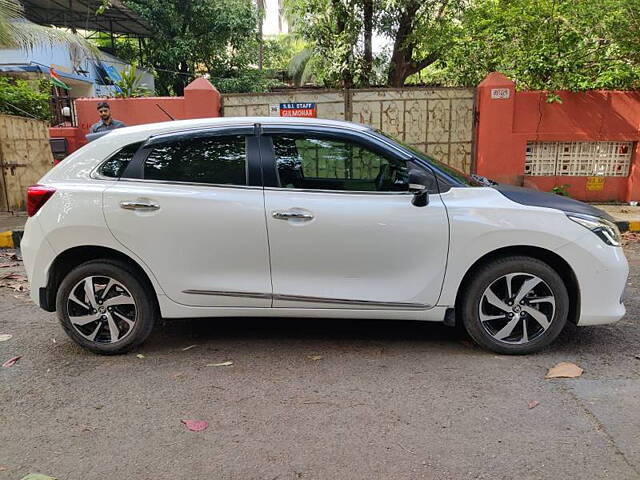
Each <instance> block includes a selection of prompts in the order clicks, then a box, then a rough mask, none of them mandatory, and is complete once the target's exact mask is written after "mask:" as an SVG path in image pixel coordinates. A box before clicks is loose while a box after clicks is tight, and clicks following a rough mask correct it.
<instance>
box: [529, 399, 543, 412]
mask: <svg viewBox="0 0 640 480" xmlns="http://www.w3.org/2000/svg"><path fill="white" fill-rule="evenodd" d="M538 405H540V402H539V401H537V400H531V401H529V403H527V407H529V410H531V409H532V408H536V407H537V406H538Z"/></svg>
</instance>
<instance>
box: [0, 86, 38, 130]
mask: <svg viewBox="0 0 640 480" xmlns="http://www.w3.org/2000/svg"><path fill="white" fill-rule="evenodd" d="M50 93H51V84H50V83H49V80H47V79H43V80H41V81H40V82H28V81H26V80H20V79H13V78H10V77H0V113H5V114H7V115H18V116H21V117H28V116H31V117H35V118H39V119H40V120H49V95H50Z"/></svg>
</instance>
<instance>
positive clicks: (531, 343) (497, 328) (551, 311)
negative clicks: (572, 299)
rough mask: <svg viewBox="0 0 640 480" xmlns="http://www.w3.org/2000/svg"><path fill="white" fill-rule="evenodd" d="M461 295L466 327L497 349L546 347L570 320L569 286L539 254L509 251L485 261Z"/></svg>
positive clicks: (518, 350)
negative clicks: (524, 254)
mask: <svg viewBox="0 0 640 480" xmlns="http://www.w3.org/2000/svg"><path fill="white" fill-rule="evenodd" d="M509 284H510V287H511V291H510V292H509ZM490 287H491V288H490ZM529 287H531V288H530V289H529ZM525 294H526V295H525ZM462 295H463V297H462V298H461V300H460V302H459V306H460V310H459V311H460V313H461V316H462V323H463V324H464V327H465V329H466V330H467V332H468V333H469V335H470V336H471V338H473V340H475V341H476V343H478V344H479V345H480V346H482V347H484V348H486V349H488V350H491V351H493V352H496V353H501V354H507V355H524V354H527V353H533V352H537V351H539V350H542V349H543V348H545V347H547V346H548V345H549V344H550V343H551V342H553V341H554V340H555V339H556V338H557V337H558V335H559V334H560V332H561V331H562V329H563V328H564V326H565V325H566V323H567V317H568V313H569V294H568V293H567V288H566V286H565V284H564V282H563V280H562V278H561V277H560V275H558V273H557V272H556V271H555V270H554V269H553V268H551V267H550V266H549V265H548V264H546V263H545V262H543V261H541V260H538V259H536V258H532V257H526V256H509V257H504V258H500V259H497V260H493V261H491V262H490V263H487V264H485V265H482V266H481V267H479V268H478V269H477V270H476V271H475V272H474V273H473V276H472V277H471V280H470V282H469V283H468V285H467V288H466V290H465V291H464V292H463V293H462ZM520 297H522V299H520ZM514 301H515V302H514ZM501 316H502V317H503V318H501Z"/></svg>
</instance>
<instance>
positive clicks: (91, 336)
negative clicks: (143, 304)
mask: <svg viewBox="0 0 640 480" xmlns="http://www.w3.org/2000/svg"><path fill="white" fill-rule="evenodd" d="M67 312H68V315H69V321H70V322H71V325H72V326H73V328H74V329H75V330H76V331H77V332H78V333H79V334H80V335H82V336H83V337H84V338H86V339H87V340H90V341H92V342H97V343H114V342H117V341H120V340H122V339H123V338H125V337H126V336H128V335H129V334H130V333H131V332H132V330H133V327H134V325H135V323H136V319H137V309H136V303H135V300H134V299H133V296H132V295H131V292H129V290H128V289H127V288H126V287H125V286H124V285H123V284H122V283H120V282H118V281H117V280H115V279H113V278H111V277H106V276H91V277H86V278H84V279H82V280H80V281H79V282H78V283H76V284H75V286H74V287H73V288H72V289H71V292H70V294H69V298H68V300H67Z"/></svg>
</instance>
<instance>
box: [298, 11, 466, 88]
mask: <svg viewBox="0 0 640 480" xmlns="http://www.w3.org/2000/svg"><path fill="white" fill-rule="evenodd" d="M467 3H468V2H467V1H465V0H289V1H288V11H289V12H290V15H291V17H292V18H293V20H294V21H293V30H294V32H295V33H296V34H297V35H300V36H301V37H302V38H305V39H306V40H308V41H309V42H310V43H311V45H312V49H313V58H315V62H314V64H315V66H316V70H317V71H316V72H315V74H316V75H315V76H316V77H318V78H319V79H321V80H322V82H323V83H324V84H325V85H328V86H342V87H350V86H366V85H369V84H372V83H378V81H379V80H380V79H379V78H377V77H379V76H380V75H379V74H377V73H380V70H381V69H382V76H383V78H382V79H381V80H382V83H384V84H387V85H390V86H394V87H400V86H402V85H404V84H405V83H406V81H407V79H408V78H409V77H410V76H411V75H414V74H416V73H418V72H420V71H421V70H423V69H424V68H426V67H428V66H430V65H432V64H434V63H435V62H437V61H438V60H439V59H440V58H442V56H443V54H444V53H445V52H446V50H447V48H448V47H449V46H450V45H451V44H452V41H453V39H452V37H451V33H452V32H454V31H455V27H456V25H457V23H458V22H459V18H460V16H461V14H462V12H463V11H464V7H465V6H466V5H467ZM375 34H378V35H380V36H383V37H385V38H387V39H388V40H389V41H390V43H391V51H390V53H385V52H383V53H381V54H378V56H374V54H373V50H372V37H373V36H374V35H375Z"/></svg>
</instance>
